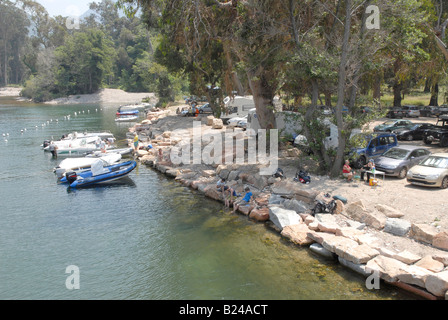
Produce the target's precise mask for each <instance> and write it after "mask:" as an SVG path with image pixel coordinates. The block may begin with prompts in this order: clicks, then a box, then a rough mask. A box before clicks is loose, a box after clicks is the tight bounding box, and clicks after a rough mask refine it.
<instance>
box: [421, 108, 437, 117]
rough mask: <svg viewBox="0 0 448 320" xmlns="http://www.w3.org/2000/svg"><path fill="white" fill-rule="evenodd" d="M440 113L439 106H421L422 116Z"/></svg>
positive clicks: (434, 115) (432, 115)
mask: <svg viewBox="0 0 448 320" xmlns="http://www.w3.org/2000/svg"><path fill="white" fill-rule="evenodd" d="M438 114H439V107H435V106H426V107H421V108H420V116H422V117H437V115H438Z"/></svg>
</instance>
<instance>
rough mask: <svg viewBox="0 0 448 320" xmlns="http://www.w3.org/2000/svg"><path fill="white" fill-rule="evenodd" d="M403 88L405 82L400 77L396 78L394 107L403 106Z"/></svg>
mask: <svg viewBox="0 0 448 320" xmlns="http://www.w3.org/2000/svg"><path fill="white" fill-rule="evenodd" d="M402 89H403V83H402V82H401V80H400V79H396V80H395V83H394V85H393V91H394V107H401V100H402V96H401V90H402Z"/></svg>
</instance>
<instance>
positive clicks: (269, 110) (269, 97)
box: [247, 66, 276, 130]
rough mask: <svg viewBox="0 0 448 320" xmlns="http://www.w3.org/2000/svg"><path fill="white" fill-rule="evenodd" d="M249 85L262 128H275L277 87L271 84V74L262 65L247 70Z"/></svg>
mask: <svg viewBox="0 0 448 320" xmlns="http://www.w3.org/2000/svg"><path fill="white" fill-rule="evenodd" d="M247 76H248V79H249V86H250V89H251V91H252V96H253V99H254V102H255V108H256V111H257V117H258V122H259V123H260V127H261V128H262V129H268V130H269V129H275V128H276V123H275V115H274V103H273V100H274V94H275V88H274V87H273V86H272V85H271V84H269V80H270V79H269V76H268V74H267V73H266V70H264V69H263V67H262V66H259V67H258V68H257V70H255V71H249V70H248V71H247Z"/></svg>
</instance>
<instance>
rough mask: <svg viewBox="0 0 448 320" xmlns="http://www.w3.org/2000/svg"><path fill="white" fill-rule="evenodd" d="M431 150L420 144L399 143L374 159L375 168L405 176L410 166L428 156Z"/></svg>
mask: <svg viewBox="0 0 448 320" xmlns="http://www.w3.org/2000/svg"><path fill="white" fill-rule="evenodd" d="M430 154H431V152H430V151H429V150H428V149H426V148H424V147H420V146H406V145H400V146H397V147H393V148H390V149H389V150H387V151H386V152H384V153H383V155H382V156H380V157H378V158H377V159H376V160H375V169H377V170H380V171H383V172H384V173H385V174H386V175H389V176H396V177H398V178H400V179H404V178H406V175H407V173H408V171H409V169H410V168H412V167H413V166H415V165H417V164H418V163H419V162H420V161H422V160H424V159H425V158H426V157H428V156H429V155H430Z"/></svg>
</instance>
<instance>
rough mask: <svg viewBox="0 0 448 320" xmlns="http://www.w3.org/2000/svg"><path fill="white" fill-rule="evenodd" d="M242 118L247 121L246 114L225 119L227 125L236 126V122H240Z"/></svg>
mask: <svg viewBox="0 0 448 320" xmlns="http://www.w3.org/2000/svg"><path fill="white" fill-rule="evenodd" d="M242 120H246V121H247V115H245V116H244V117H234V118H231V119H229V120H227V126H229V127H236V126H237V125H238V122H240V121H242Z"/></svg>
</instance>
